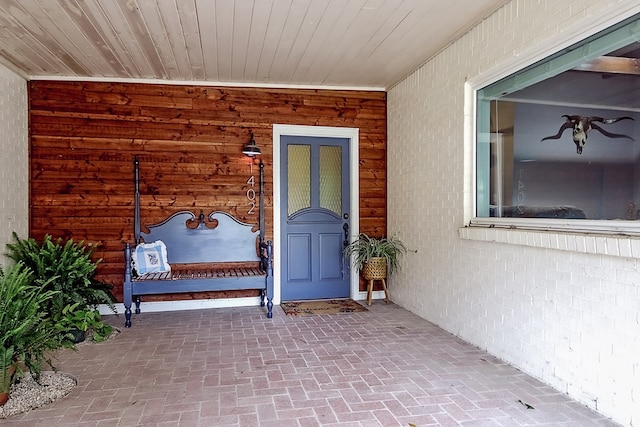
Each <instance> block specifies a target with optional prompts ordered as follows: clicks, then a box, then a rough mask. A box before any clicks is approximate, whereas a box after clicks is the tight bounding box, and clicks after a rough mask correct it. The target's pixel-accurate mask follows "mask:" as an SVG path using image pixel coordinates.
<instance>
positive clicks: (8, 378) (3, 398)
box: [0, 365, 16, 406]
mask: <svg viewBox="0 0 640 427" xmlns="http://www.w3.org/2000/svg"><path fill="white" fill-rule="evenodd" d="M15 373H16V367H15V365H9V367H7V371H6V375H3V374H5V373H4V372H2V373H0V375H2V376H0V381H2V384H0V406H2V405H4V404H5V403H7V400H9V391H10V389H11V383H12V382H13V376H14V375H15Z"/></svg>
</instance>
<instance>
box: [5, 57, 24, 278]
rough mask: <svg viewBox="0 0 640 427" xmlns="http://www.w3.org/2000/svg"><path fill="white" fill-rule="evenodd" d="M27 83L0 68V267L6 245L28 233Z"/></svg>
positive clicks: (7, 260)
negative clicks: (15, 237)
mask: <svg viewBox="0 0 640 427" xmlns="http://www.w3.org/2000/svg"><path fill="white" fill-rule="evenodd" d="M27 113H28V109H27V82H26V80H24V79H23V78H22V77H20V76H18V75H17V74H15V73H14V72H12V71H10V70H9V69H7V68H6V67H4V66H2V65H0V153H2V154H1V155H0V221H1V222H0V265H1V266H5V265H7V264H8V263H9V259H8V258H6V257H5V256H4V254H5V253H6V246H5V245H6V244H7V243H9V242H11V241H13V238H12V233H13V232H14V231H15V232H16V233H18V235H19V236H20V237H23V238H24V237H28V236H27V233H28V232H29V167H28V165H29V143H28V125H27V123H28V121H27Z"/></svg>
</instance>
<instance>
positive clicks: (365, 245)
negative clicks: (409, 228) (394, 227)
mask: <svg viewBox="0 0 640 427" xmlns="http://www.w3.org/2000/svg"><path fill="white" fill-rule="evenodd" d="M406 252H407V247H406V246H405V245H404V243H402V241H400V240H399V239H398V238H395V237H382V238H376V237H371V236H369V235H367V234H365V233H360V235H359V236H358V238H357V239H356V240H354V241H353V242H351V244H349V245H348V246H347V247H346V248H345V249H344V256H345V257H347V258H351V259H352V261H353V265H354V266H355V267H356V268H358V269H359V270H362V267H363V266H364V264H365V263H367V262H369V261H370V260H371V259H372V258H385V259H386V260H387V270H388V272H389V274H392V273H393V272H394V271H397V270H398V269H399V268H400V257H401V256H402V255H404V254H405V253H406Z"/></svg>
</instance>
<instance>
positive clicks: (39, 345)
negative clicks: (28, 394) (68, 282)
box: [0, 263, 70, 393]
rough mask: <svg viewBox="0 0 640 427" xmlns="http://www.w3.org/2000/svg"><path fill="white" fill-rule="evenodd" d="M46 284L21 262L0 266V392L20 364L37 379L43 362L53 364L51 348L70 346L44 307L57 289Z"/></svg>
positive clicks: (6, 387)
mask: <svg viewBox="0 0 640 427" xmlns="http://www.w3.org/2000/svg"><path fill="white" fill-rule="evenodd" d="M49 284H50V283H49V281H44V282H43V283H41V284H37V283H36V282H34V280H33V272H32V271H31V270H30V269H29V268H27V267H26V266H25V265H24V264H22V263H18V264H16V265H14V266H10V267H8V268H7V270H6V272H5V271H4V270H3V269H2V268H0V392H5V393H8V391H9V390H8V388H9V387H10V385H11V384H12V383H13V382H15V381H16V380H17V378H19V376H20V375H21V374H22V373H23V366H24V367H25V368H26V369H28V370H29V371H30V372H31V373H32V374H33V376H34V377H35V378H36V379H38V377H39V375H40V372H41V369H42V365H43V363H45V362H46V363H47V364H49V365H50V366H51V367H52V368H53V365H51V353H50V352H51V351H53V350H56V349H59V348H62V347H69V346H70V345H69V343H67V342H65V339H64V336H63V334H62V333H61V329H60V328H59V327H58V325H57V324H56V322H54V321H53V320H52V318H51V317H50V315H49V313H48V312H47V311H46V310H43V307H44V306H46V305H47V303H49V302H50V301H51V299H53V298H54V297H56V296H57V293H58V292H57V291H53V290H47V288H48V287H49ZM14 370H15V372H16V375H14V373H13V371H14Z"/></svg>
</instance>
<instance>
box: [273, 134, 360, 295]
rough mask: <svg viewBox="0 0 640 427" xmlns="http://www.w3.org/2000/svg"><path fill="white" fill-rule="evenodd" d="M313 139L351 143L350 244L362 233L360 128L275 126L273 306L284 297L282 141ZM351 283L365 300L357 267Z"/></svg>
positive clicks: (351, 288)
mask: <svg viewBox="0 0 640 427" xmlns="http://www.w3.org/2000/svg"><path fill="white" fill-rule="evenodd" d="M285 135H288V136H311V137H325V138H346V139H348V140H349V159H350V161H349V170H350V173H349V188H350V191H351V200H350V202H349V210H350V211H351V222H350V225H349V230H350V235H349V241H350V242H351V241H353V239H354V238H355V236H357V235H358V233H359V230H360V192H359V185H358V183H359V181H360V171H359V168H358V166H359V164H360V162H359V158H358V146H359V135H360V131H359V129H358V128H345V127H328V126H301V125H280V124H274V125H273V258H274V260H275V262H274V273H273V303H274V304H276V305H279V304H280V301H281V299H280V297H281V289H282V288H281V283H282V282H281V279H282V274H281V268H280V266H281V265H282V263H281V260H282V251H281V247H282V246H281V244H280V243H281V242H280V233H281V232H282V225H281V224H280V212H281V209H282V206H281V203H282V201H281V197H280V190H281V184H282V183H281V182H280V169H281V162H280V151H281V146H280V145H281V144H280V138H281V137H282V136H285ZM349 269H350V274H349V282H350V286H349V288H350V292H349V293H350V295H351V298H353V299H361V298H360V295H359V294H360V291H359V277H358V271H357V270H355V269H354V268H353V265H351V263H350V266H349Z"/></svg>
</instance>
